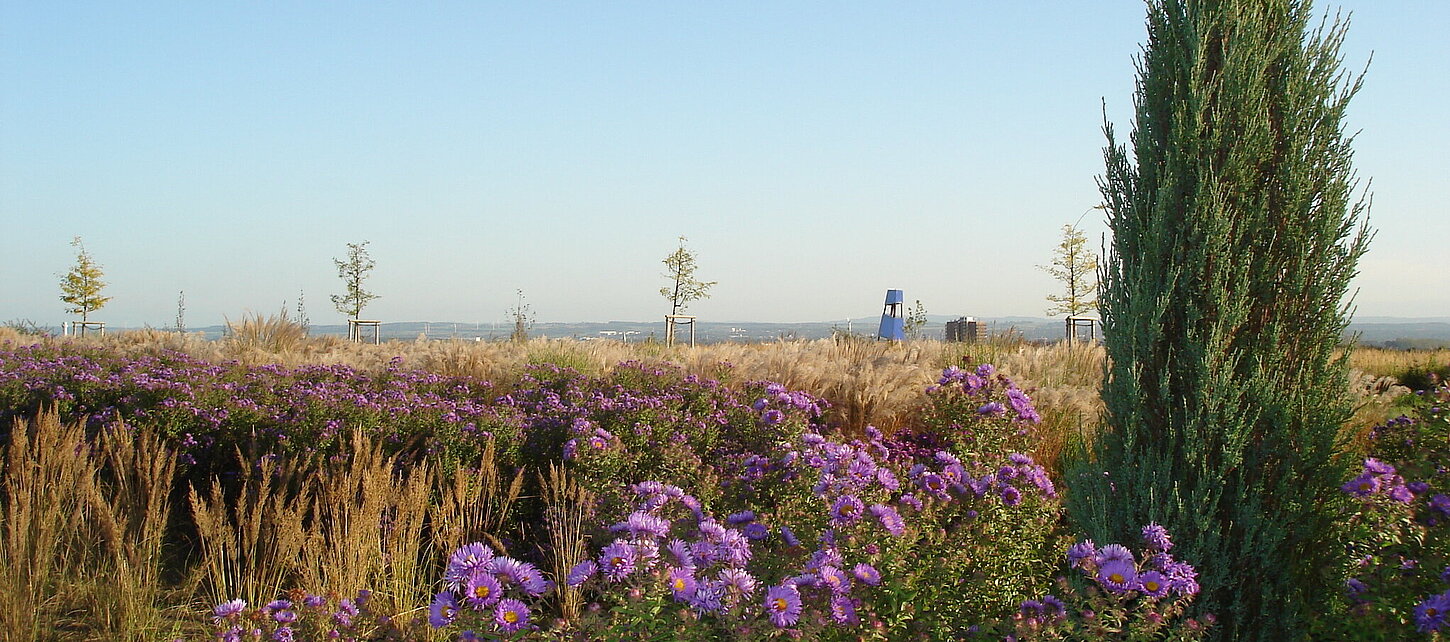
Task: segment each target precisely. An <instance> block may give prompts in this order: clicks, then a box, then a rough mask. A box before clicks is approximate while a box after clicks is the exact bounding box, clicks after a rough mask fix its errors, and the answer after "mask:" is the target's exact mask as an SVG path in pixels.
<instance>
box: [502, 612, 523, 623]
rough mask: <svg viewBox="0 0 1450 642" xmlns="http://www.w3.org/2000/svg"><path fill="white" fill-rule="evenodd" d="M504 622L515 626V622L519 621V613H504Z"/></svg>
mask: <svg viewBox="0 0 1450 642" xmlns="http://www.w3.org/2000/svg"><path fill="white" fill-rule="evenodd" d="M503 621H505V622H508V623H509V624H513V623H514V622H517V621H519V612H518V611H504V612H503Z"/></svg>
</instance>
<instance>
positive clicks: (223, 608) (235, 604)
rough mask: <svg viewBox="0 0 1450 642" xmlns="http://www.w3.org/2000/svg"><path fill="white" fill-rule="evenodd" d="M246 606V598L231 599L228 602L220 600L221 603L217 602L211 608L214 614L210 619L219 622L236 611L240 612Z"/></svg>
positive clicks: (233, 614)
mask: <svg viewBox="0 0 1450 642" xmlns="http://www.w3.org/2000/svg"><path fill="white" fill-rule="evenodd" d="M246 608H247V601H246V600H231V601H229V602H222V603H221V604H218V605H216V606H215V607H213V608H212V610H211V612H212V615H213V616H214V617H213V618H212V620H214V621H215V622H217V623H218V624H220V623H221V622H222V621H224V620H226V619H228V618H231V617H232V616H235V615H237V614H238V613H241V612H242V611H243V610H245V609H246Z"/></svg>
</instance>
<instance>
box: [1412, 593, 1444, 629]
mask: <svg viewBox="0 0 1450 642" xmlns="http://www.w3.org/2000/svg"><path fill="white" fill-rule="evenodd" d="M1447 614H1450V591H1447V592H1445V593H1440V594H1438V595H1431V596H1430V597H1428V598H1426V599H1425V601H1424V602H1420V604H1419V605H1418V606H1416V607H1415V628H1416V629H1419V630H1420V632H1422V633H1429V632H1431V631H1439V630H1440V628H1441V627H1443V626H1445V617H1446V615H1447Z"/></svg>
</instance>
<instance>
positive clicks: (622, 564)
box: [599, 539, 635, 582]
mask: <svg viewBox="0 0 1450 642" xmlns="http://www.w3.org/2000/svg"><path fill="white" fill-rule="evenodd" d="M634 564H635V552H634V546H633V545H631V544H630V543H629V542H626V541H624V540H621V539H617V540H614V542H613V543H611V544H610V545H609V546H606V547H604V550H603V551H600V553H599V568H600V570H602V571H603V572H604V576H605V577H607V578H609V580H610V581H611V582H622V581H624V578H626V577H629V575H630V574H631V573H633V572H634Z"/></svg>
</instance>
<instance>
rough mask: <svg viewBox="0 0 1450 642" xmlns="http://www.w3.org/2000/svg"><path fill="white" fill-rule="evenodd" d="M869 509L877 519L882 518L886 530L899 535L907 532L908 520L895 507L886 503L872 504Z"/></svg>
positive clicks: (882, 525)
mask: <svg viewBox="0 0 1450 642" xmlns="http://www.w3.org/2000/svg"><path fill="white" fill-rule="evenodd" d="M869 510H870V511H871V514H872V515H875V516H876V519H879V520H881V527H882V528H884V529H886V532H888V533H891V534H892V535H893V536H898V537H899V536H900V535H901V534H902V533H904V532H906V520H904V519H902V518H901V513H898V512H896V509H895V508H892V507H890V506H887V505H885V504H872V505H871V508H870V509H869Z"/></svg>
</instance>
